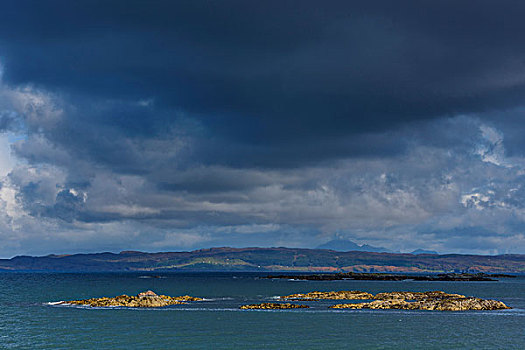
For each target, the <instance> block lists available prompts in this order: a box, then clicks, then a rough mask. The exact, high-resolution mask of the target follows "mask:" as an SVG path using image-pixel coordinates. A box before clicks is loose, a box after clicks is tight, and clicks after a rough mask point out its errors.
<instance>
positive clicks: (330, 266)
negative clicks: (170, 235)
mask: <svg viewBox="0 0 525 350" xmlns="http://www.w3.org/2000/svg"><path fill="white" fill-rule="evenodd" d="M0 271H4V272H5V271H43V272H113V271H115V272H118V271H120V272H126V271H127V272H134V271H136V272H169V271H262V272H264V271H288V272H361V273H377V272H385V273H511V274H525V255H524V254H505V255H492V256H489V255H462V254H446V255H436V254H401V253H377V252H363V251H348V252H341V251H334V250H329V249H300V248H283V247H279V248H230V247H220V248H210V249H200V250H194V251H189V252H161V253H144V252H138V251H123V252H120V253H118V254H115V253H107V252H106V253H93V254H72V255H68V254H65V255H47V256H39V257H33V256H17V257H14V258H12V259H0Z"/></svg>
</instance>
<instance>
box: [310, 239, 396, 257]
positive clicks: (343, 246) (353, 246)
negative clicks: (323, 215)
mask: <svg viewBox="0 0 525 350" xmlns="http://www.w3.org/2000/svg"><path fill="white" fill-rule="evenodd" d="M317 249H331V250H335V251H338V252H350V251H354V252H375V253H391V252H392V251H391V250H390V249H387V248H383V247H374V246H371V245H368V244H363V245H359V244H357V243H355V242H352V241H350V240H347V239H339V238H337V239H333V240H331V241H329V242H326V243H324V244H321V245H320V246H318V247H317Z"/></svg>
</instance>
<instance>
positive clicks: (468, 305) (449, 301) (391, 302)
mask: <svg viewBox="0 0 525 350" xmlns="http://www.w3.org/2000/svg"><path fill="white" fill-rule="evenodd" d="M279 299H281V300H283V301H286V300H289V301H319V300H372V301H368V302H361V303H340V304H336V305H331V306H329V308H331V309H401V310H437V311H466V310H502V309H510V307H508V306H507V305H505V304H504V303H503V302H501V301H498V300H491V299H481V298H476V297H467V296H464V295H461V294H451V293H445V292H442V291H427V292H408V291H395V292H383V293H377V294H376V295H373V294H371V293H368V292H362V291H356V290H352V291H329V292H319V291H313V292H308V293H296V294H290V295H286V296H281V297H280V298H279ZM202 300H204V299H202V298H198V297H193V296H189V295H183V296H177V297H171V296H168V295H157V294H156V293H155V292H153V291H146V292H142V293H139V294H138V295H136V296H129V295H126V294H123V295H119V296H116V297H102V298H90V299H82V300H71V301H65V302H61V303H60V304H64V305H85V306H91V307H131V308H141V307H147V308H157V307H166V306H171V305H180V304H186V303H188V302H196V301H202ZM304 308H309V306H308V305H300V304H294V303H259V304H249V305H242V306H240V309H243V310H249V309H263V310H269V309H304Z"/></svg>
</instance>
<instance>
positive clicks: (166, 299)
mask: <svg viewBox="0 0 525 350" xmlns="http://www.w3.org/2000/svg"><path fill="white" fill-rule="evenodd" d="M201 300H203V299H202V298H197V297H192V296H189V295H183V296H179V297H170V296H168V295H157V294H156V293H154V292H152V291H150V290H148V291H147V292H142V293H139V294H138V295H136V296H129V295H126V294H123V295H119V296H116V297H113V298H108V297H102V298H91V299H83V300H71V301H66V302H64V303H63V304H71V305H86V306H92V307H110V306H124V307H164V306H169V305H178V304H186V302H188V301H201Z"/></svg>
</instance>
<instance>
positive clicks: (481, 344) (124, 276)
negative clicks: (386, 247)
mask: <svg viewBox="0 0 525 350" xmlns="http://www.w3.org/2000/svg"><path fill="white" fill-rule="evenodd" d="M156 275H157V276H160V277H161V278H154V277H153V275H152V274H144V273H98V274H97V273H90V274H81V273H78V274H72V273H62V274H56V273H0V349H525V277H518V278H514V279H500V280H499V281H498V282H415V281H403V282H391V281H330V282H318V281H293V280H269V279H260V278H259V277H260V276H263V275H264V274H257V273H162V274H159V273H157V274H156ZM148 289H151V290H153V291H155V292H157V293H159V294H160V293H161V294H166V295H172V296H178V295H185V294H189V295H192V296H199V297H204V298H206V299H207V300H206V301H203V302H199V303H193V304H188V305H176V306H172V307H168V308H162V309H124V308H106V309H104V308H87V307H73V306H58V305H52V304H53V302H57V301H61V300H72V299H85V298H90V297H101V296H116V295H120V294H128V295H135V294H138V293H139V292H141V291H145V290H148ZM314 290H318V291H331V290H362V291H366V292H370V293H378V292H388V291H428V290H442V291H445V292H449V293H460V294H465V295H471V296H476V297H481V298H489V299H497V300H501V301H503V302H505V303H506V304H507V305H509V306H511V307H512V308H513V309H512V310H502V311H466V312H465V311H464V312H440V311H415V310H410V311H400V310H329V309H327V307H328V306H329V305H332V304H335V303H336V302H334V301H322V302H305V303H306V304H309V305H310V306H311V308H310V309H298V310H270V311H265V310H239V306H240V305H243V304H247V303H258V302H271V301H273V300H275V297H276V296H279V295H286V294H292V293H297V292H309V291H314Z"/></svg>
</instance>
